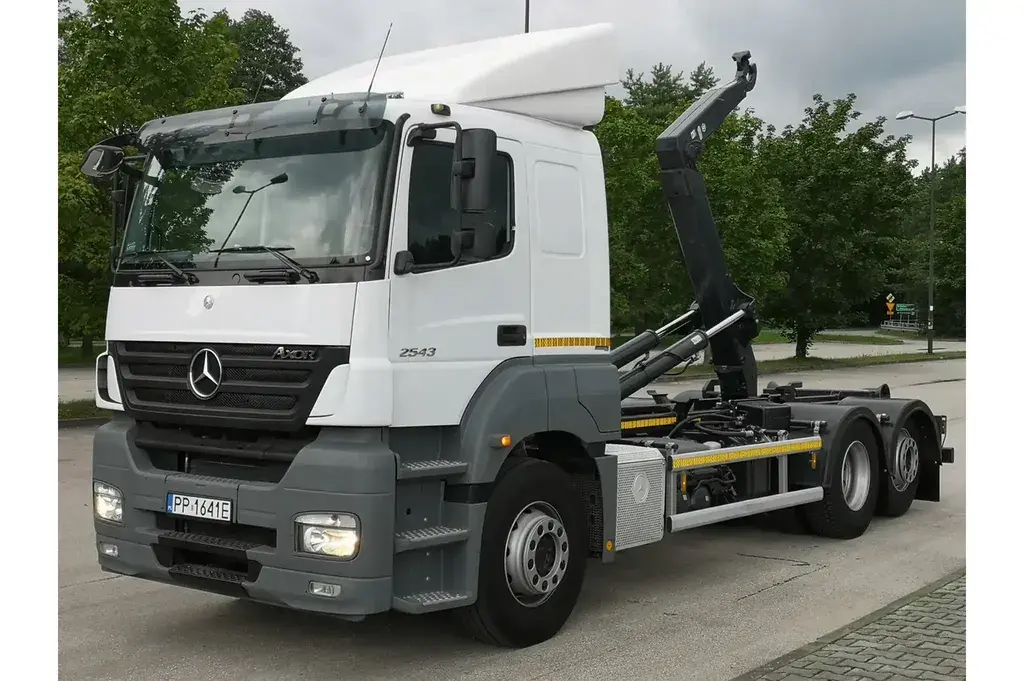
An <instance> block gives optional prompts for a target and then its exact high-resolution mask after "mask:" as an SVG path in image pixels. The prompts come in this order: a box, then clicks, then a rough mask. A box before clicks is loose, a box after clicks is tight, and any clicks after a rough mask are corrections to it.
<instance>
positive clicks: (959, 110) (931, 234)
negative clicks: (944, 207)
mask: <svg viewBox="0 0 1024 681" xmlns="http://www.w3.org/2000/svg"><path fill="white" fill-rule="evenodd" d="M957 114H964V115H966V114H967V107H966V106H958V107H954V108H953V110H952V111H950V112H949V113H945V114H942V115H941V116H935V117H934V118H931V117H928V116H918V115H917V114H915V113H914V112H913V111H900V112H899V113H898V114H896V120H898V121H905V120H907V119H908V118H916V119H917V120H919V121H928V122H930V123H931V124H932V165H931V169H932V176H931V180H930V182H929V185H930V188H931V219H930V220H929V223H928V354H929V355H930V354H932V346H933V345H934V342H935V176H936V174H937V173H936V169H935V124H936V123H938V122H939V121H941V120H942V119H943V118H949V117H950V116H956V115H957Z"/></svg>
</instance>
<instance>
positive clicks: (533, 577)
mask: <svg viewBox="0 0 1024 681" xmlns="http://www.w3.org/2000/svg"><path fill="white" fill-rule="evenodd" d="M586 560H587V525H586V516H585V513H584V510H583V502H582V499H581V497H580V495H579V494H578V493H577V492H576V489H575V488H574V487H573V485H572V481H571V479H570V478H569V476H568V475H567V474H566V473H565V472H564V471H562V469H560V468H558V466H556V465H554V464H552V463H548V462H546V461H540V460H537V459H530V458H521V457H515V458H510V459H509V460H508V462H507V463H506V464H505V466H504V470H503V472H502V473H501V475H500V476H499V478H498V481H497V484H496V487H495V490H494V493H493V494H492V495H491V499H490V501H488V503H487V514H486V515H485V517H484V527H483V537H482V540H481V545H480V564H479V582H478V585H477V600H476V603H474V604H473V605H471V606H468V607H466V608H464V609H462V610H461V611H459V615H460V616H461V619H462V622H463V624H464V625H465V626H466V628H467V629H468V631H469V633H470V634H471V635H472V636H473V637H474V638H476V639H478V640H480V641H483V642H485V643H489V644H492V645H502V646H507V647H510V648H524V647H527V646H531V645H534V644H537V643H541V642H543V641H546V640H548V639H549V638H551V637H552V636H554V635H555V634H557V633H558V632H559V631H560V630H561V628H562V626H563V625H564V624H565V622H566V621H567V620H568V619H569V616H570V615H571V614H572V611H573V608H574V607H575V605H576V600H577V599H578V598H579V594H580V590H581V588H582V586H583V575H584V571H585V568H586Z"/></svg>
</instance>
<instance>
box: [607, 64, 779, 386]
mask: <svg viewBox="0 0 1024 681" xmlns="http://www.w3.org/2000/svg"><path fill="white" fill-rule="evenodd" d="M732 58H733V61H735V62H736V75H735V78H734V79H733V80H732V81H731V82H729V83H727V84H725V85H723V86H721V87H718V88H715V89H713V90H709V91H708V92H707V93H705V94H704V96H702V97H701V98H700V99H698V100H697V101H696V102H694V104H693V105H692V106H690V107H689V108H688V109H687V110H686V111H685V112H683V114H682V115H681V116H679V118H677V119H676V120H675V122H674V123H672V125H670V126H669V127H668V128H666V129H665V131H664V132H662V133H661V135H659V136H658V140H657V147H656V150H657V155H658V163H659V165H660V167H661V184H662V188H663V190H664V192H665V197H666V199H667V200H668V205H669V209H670V211H671V213H672V220H673V222H674V223H675V228H676V235H677V236H678V238H679V247H680V249H681V250H682V252H683V259H684V260H685V261H686V269H687V272H688V273H689V275H690V282H691V284H692V286H693V292H694V296H695V297H696V306H697V308H698V309H699V311H700V317H701V322H702V323H703V326H704V328H705V329H708V333H707V334H704V333H702V332H697V333H698V334H699V335H702V336H705V337H704V338H694V337H692V336H688V337H687V338H684V339H683V340H682V341H680V342H679V343H677V344H676V345H674V346H672V347H671V348H669V349H668V351H666V353H665V354H666V355H668V354H669V353H672V354H671V355H669V356H668V357H666V358H665V359H664V362H663V363H666V364H667V363H668V362H670V361H673V360H674V359H676V357H681V358H682V359H685V358H686V357H687V353H688V354H691V355H692V354H693V353H694V352H696V351H697V350H700V349H702V348H703V347H704V346H706V345H710V347H711V356H712V358H713V359H714V362H715V372H716V373H717V374H718V379H719V384H720V386H721V396H722V398H723V399H725V400H733V399H741V398H745V397H753V396H755V395H756V394H757V362H756V360H755V359H754V352H753V349H752V348H751V341H752V340H753V339H754V338H756V337H757V334H758V332H759V328H758V319H757V311H756V308H755V305H754V299H753V298H752V297H750V296H748V295H747V294H745V293H743V292H742V291H741V290H740V289H739V288H738V287H737V286H736V284H735V283H734V282H733V280H732V277H731V276H730V275H729V271H728V269H727V267H726V262H725V253H724V252H723V250H722V241H721V237H720V236H719V234H718V229H717V227H716V226H715V220H714V217H713V216H712V214H711V205H710V203H709V202H708V194H707V187H706V186H705V184H704V177H703V176H702V175H701V173H700V171H699V170H698V169H697V159H698V158H699V157H700V155H701V153H703V151H704V148H705V141H706V140H707V138H708V137H710V136H711V135H712V134H713V133H714V132H715V131H716V130H718V128H719V127H720V126H721V125H722V123H723V122H724V121H725V120H726V118H728V116H729V114H731V113H732V112H733V111H734V110H735V109H736V107H738V106H739V105H740V103H741V102H742V101H743V100H744V99H745V98H746V96H747V93H748V92H750V91H751V90H752V89H753V88H754V85H755V83H756V82H757V65H756V64H752V63H751V62H750V52H749V51H743V52H737V53H736V54H734V55H732ZM738 312H743V313H744V314H742V315H738V314H737V313H738ZM712 329H714V331H715V333H710V332H711V330H712ZM686 344H689V345H690V346H692V347H694V348H695V349H694V350H692V352H691V351H690V348H687V347H685V345H686ZM677 346H680V347H678V348H677ZM656 361H657V358H656V359H655V360H653V361H652V362H651V363H650V365H649V366H648V369H649V370H648V371H646V372H645V373H646V374H647V376H646V378H647V379H648V380H647V382H649V381H650V380H653V378H656V377H657V376H658V375H660V374H662V373H664V371H660V372H658V371H657V370H656V369H655V368H654V367H653V366H651V365H653V364H654V362H656ZM672 366H675V365H674V364H673V365H672ZM671 368H672V367H668V369H671ZM668 369H665V371H667V370H668ZM652 375H653V378H652ZM638 378H639V377H638ZM623 381H624V382H627V381H626V378H625V377H624V379H623ZM628 382H629V383H631V384H636V383H640V381H639V380H637V381H628ZM626 387H627V386H626V385H623V390H624V391H625V389H626ZM642 387H643V385H639V386H637V387H635V388H633V390H639V389H640V388H642Z"/></svg>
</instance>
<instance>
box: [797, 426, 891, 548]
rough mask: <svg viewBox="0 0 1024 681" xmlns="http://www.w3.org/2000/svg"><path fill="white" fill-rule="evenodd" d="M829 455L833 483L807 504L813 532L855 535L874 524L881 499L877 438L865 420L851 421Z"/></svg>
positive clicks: (849, 536) (842, 536) (851, 536)
mask: <svg viewBox="0 0 1024 681" xmlns="http://www.w3.org/2000/svg"><path fill="white" fill-rule="evenodd" d="M837 444H838V445H839V446H837V447H834V448H833V451H832V452H831V453H830V454H829V456H828V463H827V465H828V467H829V473H830V476H831V484H830V485H829V487H828V488H827V489H826V490H825V496H824V498H822V500H821V501H819V502H817V503H814V504H810V505H808V506H806V507H805V511H804V512H805V517H806V519H807V525H808V527H809V528H810V530H811V532H813V533H814V534H816V535H819V536H821V537H831V538H834V539H853V538H855V537H859V536H860V535H862V534H864V531H865V530H867V529H868V525H869V524H871V518H872V516H874V513H875V505H876V501H877V499H878V488H879V480H878V456H879V453H878V441H877V440H876V439H875V433H874V431H873V430H872V428H871V426H870V425H868V423H867V422H866V421H863V420H859V421H857V422H855V423H853V424H851V425H850V427H849V428H848V429H847V431H846V433H845V435H844V436H843V439H842V441H841V442H839V443H837Z"/></svg>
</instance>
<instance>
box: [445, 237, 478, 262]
mask: <svg viewBox="0 0 1024 681" xmlns="http://www.w3.org/2000/svg"><path fill="white" fill-rule="evenodd" d="M475 237H476V232H475V231H473V230H472V229H457V230H455V231H454V232H452V240H451V244H452V258H454V259H456V260H458V259H459V258H460V257H462V254H463V253H465V252H466V251H472V250H473V244H474V241H475Z"/></svg>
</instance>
